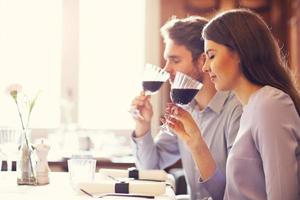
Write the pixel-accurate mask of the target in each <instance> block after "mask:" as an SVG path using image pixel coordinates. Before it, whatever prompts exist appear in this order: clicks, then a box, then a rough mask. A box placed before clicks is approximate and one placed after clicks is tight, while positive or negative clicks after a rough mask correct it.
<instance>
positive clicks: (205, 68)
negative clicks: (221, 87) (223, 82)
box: [202, 59, 210, 73]
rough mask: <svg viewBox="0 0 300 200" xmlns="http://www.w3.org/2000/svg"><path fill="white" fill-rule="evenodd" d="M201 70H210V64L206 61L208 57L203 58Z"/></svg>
mask: <svg viewBox="0 0 300 200" xmlns="http://www.w3.org/2000/svg"><path fill="white" fill-rule="evenodd" d="M202 71H203V72H206V73H207V72H209V71H210V66H209V63H208V59H205V62H204V65H203V66H202Z"/></svg>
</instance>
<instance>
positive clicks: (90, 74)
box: [0, 0, 300, 170]
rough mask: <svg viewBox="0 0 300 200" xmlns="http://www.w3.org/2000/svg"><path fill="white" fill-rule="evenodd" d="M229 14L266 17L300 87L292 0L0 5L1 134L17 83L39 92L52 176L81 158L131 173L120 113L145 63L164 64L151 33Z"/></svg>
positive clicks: (126, 117)
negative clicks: (174, 20)
mask: <svg viewBox="0 0 300 200" xmlns="http://www.w3.org/2000/svg"><path fill="white" fill-rule="evenodd" d="M238 7H244V8H249V9H251V10H254V11H255V12H257V13H258V14H260V15H261V16H262V17H263V18H264V19H265V21H266V22H267V23H268V25H269V27H270V28H271V30H272V32H273V34H274V36H275V37H276V39H277V40H278V43H279V45H280V47H281V48H282V51H283V53H284V54H285V56H286V58H287V61H288V65H289V66H290V68H291V69H292V70H293V72H294V74H295V77H296V80H299V77H300V49H299V48H300V12H299V10H300V0H0V69H1V71H0V127H16V128H20V127H21V125H20V121H19V118H18V113H17V110H16V106H15V105H14V102H13V101H12V99H11V98H10V97H8V95H7V94H5V88H6V87H7V86H8V85H10V84H12V83H19V84H21V85H22V87H23V90H24V92H26V94H28V96H29V97H32V98H33V97H34V96H35V95H36V93H37V92H38V91H41V94H40V95H39V97H38V99H37V102H36V105H35V108H34V110H33V112H32V116H31V119H30V125H29V127H30V128H31V129H32V140H35V139H38V138H41V137H43V138H46V139H47V141H48V143H49V144H50V146H51V151H50V155H49V159H50V160H52V161H53V162H52V165H51V167H52V169H53V170H65V168H64V167H65V166H63V164H61V163H59V162H58V161H60V160H61V158H64V157H69V156H70V155H71V154H74V153H81V152H85V153H91V154H93V155H94V156H96V157H99V158H102V159H103V163H101V165H103V166H104V165H106V164H107V165H108V166H110V167H111V166H112V167H116V168H122V167H127V166H133V165H134V164H133V162H134V160H133V158H132V157H131V148H130V141H129V135H130V134H131V132H132V129H133V128H134V122H133V120H132V118H131V116H130V114H129V113H128V110H129V108H130V104H131V101H132V99H133V98H134V97H135V96H136V95H137V94H138V93H139V91H140V90H141V83H140V74H141V72H142V70H143V67H144V64H145V63H153V64H157V65H160V66H162V67H163V66H164V59H163V55H162V53H163V49H164V45H163V41H162V39H161V37H160V33H159V28H160V26H161V25H163V24H164V23H165V22H166V21H167V20H168V19H170V18H171V17H172V16H176V17H179V18H182V17H186V16H190V15H200V16H204V17H207V18H211V17H213V16H214V15H215V14H217V13H219V12H220V11H224V10H227V9H231V8H238ZM241 28H242V27H241ZM168 100H169V86H168V85H167V84H165V86H164V87H163V88H162V89H161V91H160V92H159V93H158V94H156V95H154V96H152V102H153V105H154V110H155V116H154V120H153V124H152V128H153V129H154V130H157V127H158V126H159V117H160V115H162V114H163V112H164V107H165V104H166V102H167V101H168ZM155 132H156V131H153V133H155ZM104 161H105V162H104Z"/></svg>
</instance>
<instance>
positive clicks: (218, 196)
mask: <svg viewBox="0 0 300 200" xmlns="http://www.w3.org/2000/svg"><path fill="white" fill-rule="evenodd" d="M200 185H201V186H203V187H205V189H206V190H207V191H208V192H209V193H210V196H211V197H212V198H213V200H222V199H223V196H224V191H225V185H226V179H225V176H224V175H223V173H222V172H221V170H220V169H219V168H216V170H215V173H214V175H213V176H212V177H210V178H209V179H207V180H206V181H203V182H202V181H201V180H200Z"/></svg>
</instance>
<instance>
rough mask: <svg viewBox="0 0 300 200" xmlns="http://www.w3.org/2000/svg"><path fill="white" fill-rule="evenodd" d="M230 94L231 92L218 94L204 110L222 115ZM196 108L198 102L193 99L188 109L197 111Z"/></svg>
mask: <svg viewBox="0 0 300 200" xmlns="http://www.w3.org/2000/svg"><path fill="white" fill-rule="evenodd" d="M230 94H231V92H229V91H225V92H223V91H222V92H217V93H216V94H215V95H214V96H213V98H212V99H211V100H210V102H209V103H208V105H207V107H206V108H205V109H204V110H206V109H210V110H212V111H213V112H215V113H217V114H220V112H221V111H222V109H223V107H224V104H225V101H226V100H227V98H228V97H229V95H230ZM196 106H197V103H196V100H195V99H193V101H191V103H190V104H189V105H188V106H187V107H190V108H191V109H195V107H196Z"/></svg>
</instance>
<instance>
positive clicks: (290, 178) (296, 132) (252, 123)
mask: <svg viewBox="0 0 300 200" xmlns="http://www.w3.org/2000/svg"><path fill="white" fill-rule="evenodd" d="M243 110H244V112H243V114H242V117H241V123H240V129H239V132H238V135H237V137H236V140H235V142H234V144H233V146H232V149H231V151H230V154H229V156H228V161H227V166H226V175H227V176H226V181H225V178H224V176H223V175H222V173H220V172H218V170H217V171H216V173H215V175H214V176H213V177H211V178H210V179H209V180H207V181H206V182H203V183H202V184H203V185H205V187H206V188H207V189H208V190H209V191H210V193H211V194H213V198H214V200H219V199H223V193H224V188H225V194H224V199H230V200H244V199H251V200H260V199H261V200H263V199H264V200H266V199H269V200H282V199H287V200H299V199H300V117H299V114H298V113H297V111H296V108H295V106H294V103H293V101H292V100H291V98H290V96H289V95H287V94H286V93H284V92H282V91H281V90H278V89H276V88H273V87H270V86H265V87H263V88H261V89H259V90H258V91H257V92H255V93H254V94H253V95H251V97H250V99H249V101H248V104H247V105H246V106H244V109H243ZM225 185H226V187H225Z"/></svg>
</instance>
